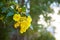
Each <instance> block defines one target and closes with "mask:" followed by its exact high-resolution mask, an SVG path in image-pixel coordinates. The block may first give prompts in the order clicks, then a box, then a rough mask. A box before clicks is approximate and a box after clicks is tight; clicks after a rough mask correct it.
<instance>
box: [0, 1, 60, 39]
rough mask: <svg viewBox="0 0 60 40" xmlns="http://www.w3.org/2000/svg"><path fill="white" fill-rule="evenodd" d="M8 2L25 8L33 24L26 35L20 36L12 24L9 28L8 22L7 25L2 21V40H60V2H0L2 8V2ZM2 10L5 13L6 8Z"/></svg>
mask: <svg viewBox="0 0 60 40" xmlns="http://www.w3.org/2000/svg"><path fill="white" fill-rule="evenodd" d="M6 1H7V3H9V2H11V1H14V2H16V3H18V4H19V5H21V6H25V7H26V14H27V15H28V14H30V16H31V18H32V24H31V26H30V28H29V29H28V30H27V31H26V32H25V33H24V34H19V33H18V31H17V30H16V29H14V28H13V27H12V23H10V25H9V27H8V25H7V23H8V22H7V23H6V25H5V22H3V21H1V20H0V40H60V31H59V30H60V0H0V6H1V5H2V4H1V2H3V3H6ZM6 6H7V5H6ZM4 7H5V6H4ZM2 10H3V11H2V12H5V8H4V9H3V8H2ZM0 15H1V9H0ZM9 15H11V13H10V14H9ZM0 18H1V16H0ZM7 20H9V19H7ZM10 22H11V20H10ZM5 26H6V27H5Z"/></svg>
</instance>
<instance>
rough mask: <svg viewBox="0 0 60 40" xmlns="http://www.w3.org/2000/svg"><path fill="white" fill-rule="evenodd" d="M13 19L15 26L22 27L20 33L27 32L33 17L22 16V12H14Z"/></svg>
mask: <svg viewBox="0 0 60 40" xmlns="http://www.w3.org/2000/svg"><path fill="white" fill-rule="evenodd" d="M13 20H14V21H15V24H14V28H18V27H19V28H20V33H24V32H26V30H27V29H28V28H29V27H30V25H31V21H32V19H31V17H30V16H27V17H26V16H21V15H20V14H14V16H13Z"/></svg>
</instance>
